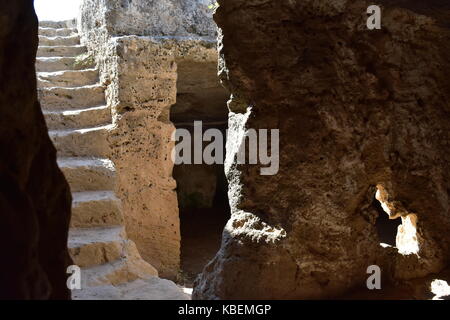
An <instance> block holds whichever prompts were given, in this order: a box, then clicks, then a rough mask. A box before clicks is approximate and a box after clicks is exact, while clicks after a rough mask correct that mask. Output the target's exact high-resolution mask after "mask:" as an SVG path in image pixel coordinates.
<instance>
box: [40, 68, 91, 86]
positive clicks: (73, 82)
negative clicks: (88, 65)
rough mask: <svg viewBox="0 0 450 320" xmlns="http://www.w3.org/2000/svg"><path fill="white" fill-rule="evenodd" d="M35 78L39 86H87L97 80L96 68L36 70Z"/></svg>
mask: <svg viewBox="0 0 450 320" xmlns="http://www.w3.org/2000/svg"><path fill="white" fill-rule="evenodd" d="M37 80H38V87H39V88H52V87H64V88H67V87H76V86H87V85H93V84H95V83H97V82H98V70H97V69H86V70H64V71H54V72H38V74H37Z"/></svg>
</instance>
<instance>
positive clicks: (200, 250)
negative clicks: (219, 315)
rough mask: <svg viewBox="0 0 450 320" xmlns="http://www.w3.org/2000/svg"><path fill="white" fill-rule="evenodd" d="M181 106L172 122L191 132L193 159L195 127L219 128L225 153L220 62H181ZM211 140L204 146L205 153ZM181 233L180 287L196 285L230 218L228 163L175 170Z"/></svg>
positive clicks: (174, 110)
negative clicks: (218, 67) (219, 77)
mask: <svg viewBox="0 0 450 320" xmlns="http://www.w3.org/2000/svg"><path fill="white" fill-rule="evenodd" d="M177 70H178V80H177V103H176V104H175V105H174V106H172V108H171V113H170V119H171V121H172V123H174V125H175V127H176V129H177V130H178V131H181V130H183V131H186V130H187V131H189V132H190V135H191V137H192V139H191V140H192V141H191V150H192V152H191V154H192V155H194V149H195V148H194V143H195V141H194V140H195V139H194V136H195V132H196V128H195V126H194V122H197V121H201V122H202V131H203V132H202V133H205V131H207V130H209V129H217V130H220V132H221V133H222V137H223V142H224V143H223V154H224V155H225V143H226V130H227V128H228V108H227V104H226V102H227V101H228V99H229V96H230V95H229V93H228V91H226V90H225V89H224V88H223V87H222V86H221V85H220V83H219V79H218V77H217V61H210V62H203V61H201V62H195V61H192V60H188V59H184V60H182V61H177ZM208 144H209V142H205V143H204V144H203V149H204V148H205V146H207V145H208ZM173 177H174V178H175V180H176V181H177V197H178V207H179V215H180V229H181V271H182V273H181V274H182V277H181V279H180V282H182V283H181V284H182V285H184V286H185V287H188V288H189V287H192V284H193V281H194V280H195V278H196V277H197V275H198V274H200V273H201V272H202V271H203V268H204V267H205V265H206V264H207V263H208V262H209V261H210V260H211V259H212V258H214V256H215V254H216V253H217V252H218V250H219V248H220V244H221V239H222V232H223V229H224V227H225V224H226V223H227V221H228V219H229V218H230V208H229V203H228V184H227V181H226V178H225V172H224V165H223V164H212V165H209V164H206V163H205V162H204V161H202V163H201V164H194V161H192V162H191V164H184V163H183V164H179V165H175V166H174V170H173Z"/></svg>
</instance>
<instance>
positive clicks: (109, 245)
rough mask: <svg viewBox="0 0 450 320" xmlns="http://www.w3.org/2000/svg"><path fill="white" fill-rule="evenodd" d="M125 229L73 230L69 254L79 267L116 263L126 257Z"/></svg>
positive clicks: (70, 236)
mask: <svg viewBox="0 0 450 320" xmlns="http://www.w3.org/2000/svg"><path fill="white" fill-rule="evenodd" d="M124 244H125V240H124V229H123V227H109V228H84V229H75V228H72V229H70V231H69V243H68V247H69V253H70V255H71V257H72V259H73V262H74V264H76V265H77V266H79V267H81V268H84V267H92V266H98V265H102V264H105V263H109V262H113V261H116V260H118V259H120V258H122V257H123V256H124V255H123V254H124Z"/></svg>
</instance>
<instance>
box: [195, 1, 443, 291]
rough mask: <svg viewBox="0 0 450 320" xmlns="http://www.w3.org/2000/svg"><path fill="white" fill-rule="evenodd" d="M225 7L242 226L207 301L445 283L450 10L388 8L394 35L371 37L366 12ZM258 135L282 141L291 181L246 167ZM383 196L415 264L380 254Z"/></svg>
mask: <svg viewBox="0 0 450 320" xmlns="http://www.w3.org/2000/svg"><path fill="white" fill-rule="evenodd" d="M219 4H220V7H219V9H218V11H217V13H216V15H215V20H216V22H217V23H218V25H219V27H220V28H221V29H222V30H221V37H220V40H221V44H220V56H221V62H220V72H221V77H222V80H223V81H224V83H225V84H226V86H227V87H228V88H229V89H230V91H231V92H232V94H233V98H232V101H231V102H230V103H229V107H230V110H231V113H230V116H229V127H230V135H229V137H228V145H227V163H226V170H227V176H228V180H229V183H230V190H229V197H230V203H231V207H232V218H231V220H230V221H229V223H228V225H227V227H226V229H225V231H224V235H223V241H222V248H221V250H220V252H219V253H218V255H217V256H216V257H215V259H214V260H213V261H212V262H211V263H210V264H209V265H208V266H207V267H206V268H205V270H204V273H203V275H202V276H201V278H200V279H199V280H198V281H197V283H196V288H195V290H194V297H195V298H197V299H210V298H213V299H242V298H256V299H267V298H275V299H286V298H294V299H296V298H324V297H329V296H336V295H339V294H342V293H343V292H345V291H346V290H349V289H351V288H354V287H365V284H366V279H367V277H368V275H367V274H366V269H367V267H368V266H369V265H372V264H377V265H379V266H380V267H381V268H382V271H383V281H388V279H391V280H400V279H401V280H406V279H412V278H418V277H423V276H425V275H427V274H429V273H432V272H439V271H440V270H441V269H443V268H444V267H445V266H446V265H447V264H448V260H449V257H450V254H449V250H450V237H449V235H448V230H449V227H450V214H449V198H448V193H449V187H450V184H449V172H450V170H449V169H450V168H449V160H450V159H449V154H450V153H449V151H450V145H449V138H450V137H449V132H450V131H449V129H450V104H449V102H448V101H449V92H450V82H449V80H448V70H449V68H450V56H449V55H448V52H449V49H450V41H449V40H450V30H449V29H448V27H447V26H446V25H448V21H446V20H448V19H446V17H448V14H449V12H450V7H449V5H447V4H445V3H444V1H431V2H427V5H428V7H426V6H423V5H420V4H419V1H406V0H405V1H385V6H384V7H383V11H382V12H383V13H382V25H383V27H382V29H381V30H374V31H369V30H368V29H367V28H366V19H367V14H366V10H367V7H368V6H369V5H370V4H371V3H368V2H366V1H354V0H352V1H346V0H336V1H329V0H327V1H324V0H294V1H292V0H289V1H287V0H286V1H284V0H283V1H275V0H273V1H259V0H228V1H225V0H222V1H220V0H219ZM437 5H440V6H439V7H437ZM433 6H434V7H433ZM424 7H425V9H424ZM427 8H428V9H427ZM429 8H433V10H429ZM434 9H436V10H434ZM248 128H256V129H258V128H267V129H271V128H274V129H277V128H278V129H280V171H279V173H278V174H277V175H274V176H260V175H259V173H260V171H259V169H260V168H259V166H250V165H237V164H236V162H235V161H234V156H235V153H234V150H236V149H237V148H236V144H238V143H239V141H241V139H242V136H243V134H244V131H245V130H246V129H248ZM377 187H378V192H376V191H377ZM375 195H377V199H378V201H380V202H382V204H383V206H384V207H385V209H386V211H387V212H390V215H391V217H392V218H395V217H401V218H402V220H403V226H401V228H400V229H399V233H398V235H397V246H399V244H400V246H401V245H402V244H405V243H406V245H408V244H409V245H412V246H411V247H412V248H411V247H409V249H408V248H403V249H404V250H403V253H404V254H400V253H399V252H398V251H397V249H395V248H382V247H380V246H379V244H378V243H379V239H378V236H377V232H376V228H375V220H376V218H377V215H378V214H377V213H376V211H375V210H374V208H373V205H372V203H373V201H374V198H375ZM414 229H415V230H414ZM409 240H411V241H412V242H414V241H415V240H417V241H416V242H415V243H408V241H409ZM414 244H415V245H417V246H418V249H419V250H418V252H416V253H417V254H414V253H412V252H414V250H415V248H414ZM383 283H386V282H383Z"/></svg>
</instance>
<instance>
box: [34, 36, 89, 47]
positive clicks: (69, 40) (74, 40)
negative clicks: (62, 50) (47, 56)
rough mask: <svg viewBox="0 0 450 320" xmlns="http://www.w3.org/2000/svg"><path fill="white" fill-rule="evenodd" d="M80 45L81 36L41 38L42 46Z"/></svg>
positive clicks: (40, 43)
mask: <svg viewBox="0 0 450 320" xmlns="http://www.w3.org/2000/svg"><path fill="white" fill-rule="evenodd" d="M79 44H80V36H79V35H76V34H73V35H70V36H65V37H63V36H54V37H49V36H39V45H40V46H77V45H79Z"/></svg>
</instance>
